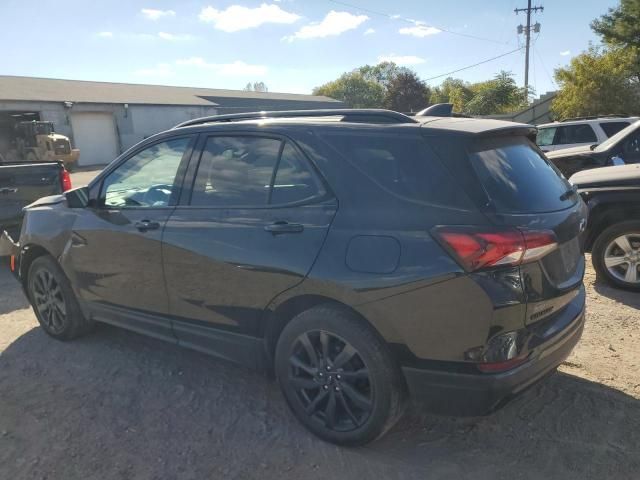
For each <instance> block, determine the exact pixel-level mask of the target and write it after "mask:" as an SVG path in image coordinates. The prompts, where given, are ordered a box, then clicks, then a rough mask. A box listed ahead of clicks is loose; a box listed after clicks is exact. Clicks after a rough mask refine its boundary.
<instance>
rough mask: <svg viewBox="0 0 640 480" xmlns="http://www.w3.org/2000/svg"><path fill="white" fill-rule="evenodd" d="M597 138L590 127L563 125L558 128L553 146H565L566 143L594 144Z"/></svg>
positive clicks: (585, 125)
mask: <svg viewBox="0 0 640 480" xmlns="http://www.w3.org/2000/svg"><path fill="white" fill-rule="evenodd" d="M597 141H598V138H597V137H596V133H595V132H594V131H593V128H591V125H588V124H583V125H565V126H562V127H558V133H557V134H556V137H555V141H554V142H553V144H554V145H565V144H568V143H590V142H592V143H596V142H597Z"/></svg>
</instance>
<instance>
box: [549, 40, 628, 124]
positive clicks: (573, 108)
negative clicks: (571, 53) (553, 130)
mask: <svg viewBox="0 0 640 480" xmlns="http://www.w3.org/2000/svg"><path fill="white" fill-rule="evenodd" d="M635 65H636V54H635V50H634V49H632V48H615V49H609V50H604V49H601V48H597V47H593V46H591V47H590V48H589V50H588V51H586V52H583V53H581V54H580V55H578V56H577V57H575V58H573V59H572V60H571V64H570V65H569V66H568V67H566V68H559V69H557V70H556V71H555V79H556V81H557V82H558V85H560V91H559V93H558V96H557V97H556V99H555V100H554V101H553V105H552V111H553V112H554V114H555V115H556V117H558V118H567V117H577V116H587V115H605V114H612V113H627V114H638V113H640V107H639V105H638V100H640V97H639V95H638V93H639V90H638V79H637V76H636V75H635V73H634V71H635Z"/></svg>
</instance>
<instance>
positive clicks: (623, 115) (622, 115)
mask: <svg viewBox="0 0 640 480" xmlns="http://www.w3.org/2000/svg"><path fill="white" fill-rule="evenodd" d="M629 116H630V115H629V114H627V113H611V114H608V115H589V116H587V117H572V118H564V119H562V120H560V121H561V122H575V121H577V120H597V119H599V118H627V117H629Z"/></svg>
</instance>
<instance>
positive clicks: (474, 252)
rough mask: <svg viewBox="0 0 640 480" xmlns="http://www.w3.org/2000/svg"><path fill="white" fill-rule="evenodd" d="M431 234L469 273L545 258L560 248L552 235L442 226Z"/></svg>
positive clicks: (510, 229) (502, 229) (515, 230)
mask: <svg viewBox="0 0 640 480" xmlns="http://www.w3.org/2000/svg"><path fill="white" fill-rule="evenodd" d="M431 233H432V234H433V236H434V237H435V238H436V240H438V242H439V243H440V244H441V245H442V246H443V247H444V248H445V249H447V250H448V251H449V252H450V253H451V254H452V255H453V257H454V258H455V259H456V260H457V261H458V263H460V265H461V266H462V267H463V268H464V269H465V270H466V271H468V272H473V271H476V270H481V269H483V268H490V267H498V266H513V265H520V264H521V263H526V262H531V261H534V260H538V259H539V258H542V257H543V256H545V255H546V254H547V253H549V252H551V251H552V250H554V249H556V248H557V247H558V242H557V239H556V236H555V234H554V233H553V232H552V231H546V230H545V231H532V230H519V229H517V228H500V229H494V228H487V227H479V226H478V227H475V226H439V227H435V228H434V229H433V230H432V231H431Z"/></svg>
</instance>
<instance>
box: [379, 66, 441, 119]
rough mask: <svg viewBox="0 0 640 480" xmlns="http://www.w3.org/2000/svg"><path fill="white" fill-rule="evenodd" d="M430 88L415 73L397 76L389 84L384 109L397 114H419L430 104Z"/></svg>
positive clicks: (404, 73)
mask: <svg viewBox="0 0 640 480" xmlns="http://www.w3.org/2000/svg"><path fill="white" fill-rule="evenodd" d="M430 94H431V92H430V90H429V87H427V85H426V84H425V83H424V82H423V81H422V80H420V78H418V75H416V74H415V73H414V72H411V71H408V72H403V73H399V74H397V75H395V76H394V77H393V78H392V79H391V80H390V81H389V83H388V84H387V91H386V93H385V96H384V108H388V109H389V110H395V111H397V112H417V111H420V110H422V109H423V108H425V107H426V106H427V105H428V104H429V96H430Z"/></svg>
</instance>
